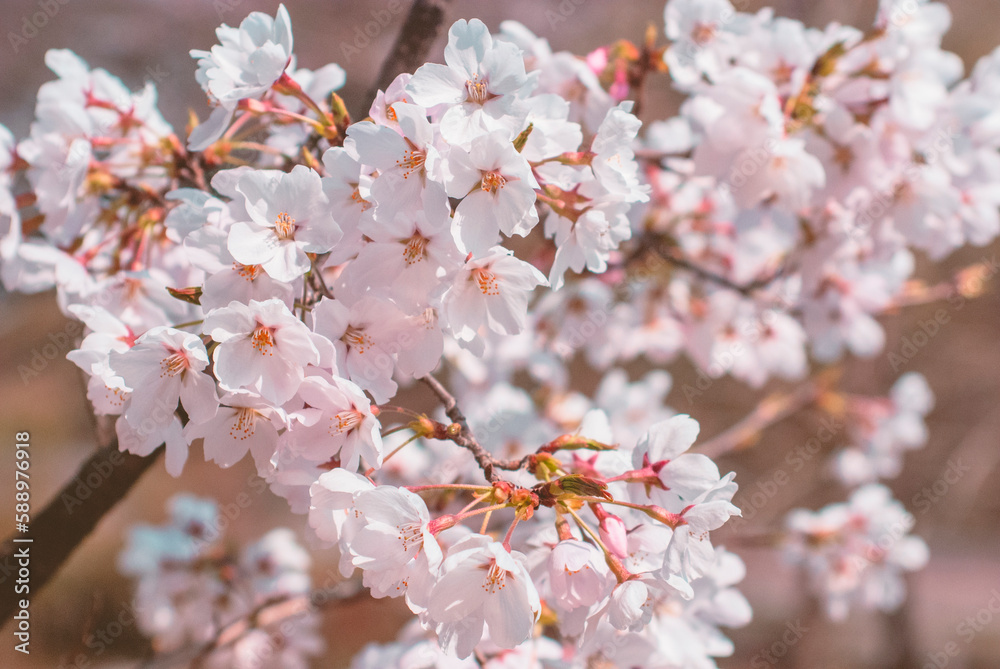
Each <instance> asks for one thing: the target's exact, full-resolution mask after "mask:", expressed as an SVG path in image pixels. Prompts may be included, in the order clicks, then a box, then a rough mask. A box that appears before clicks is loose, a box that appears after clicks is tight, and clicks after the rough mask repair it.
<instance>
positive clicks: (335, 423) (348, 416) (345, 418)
mask: <svg viewBox="0 0 1000 669" xmlns="http://www.w3.org/2000/svg"><path fill="white" fill-rule="evenodd" d="M363 419H364V416H362V415H361V412H360V411H357V410H356V409H351V410H350V411H341V412H340V413H338V414H336V415H335V416H333V417H332V418H331V419H330V429H329V430H328V432H329V433H330V436H331V437H333V436H336V435H338V434H344V433H345V432H350V431H351V430H353V429H354V428H356V427H357V426H358V425H361V421H362V420H363Z"/></svg>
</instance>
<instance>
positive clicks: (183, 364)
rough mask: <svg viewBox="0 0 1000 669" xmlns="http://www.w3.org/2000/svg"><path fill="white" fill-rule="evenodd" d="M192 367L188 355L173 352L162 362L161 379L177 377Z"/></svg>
mask: <svg viewBox="0 0 1000 669" xmlns="http://www.w3.org/2000/svg"><path fill="white" fill-rule="evenodd" d="M190 366H191V365H190V363H189V362H188V359H187V356H186V355H184V354H183V353H182V352H181V351H172V353H171V355H168V356H167V357H166V358H164V359H163V360H160V378H161V379H162V378H163V377H164V376H177V375H178V374H180V373H181V372H183V371H184V370H185V369H187V368H188V367H190Z"/></svg>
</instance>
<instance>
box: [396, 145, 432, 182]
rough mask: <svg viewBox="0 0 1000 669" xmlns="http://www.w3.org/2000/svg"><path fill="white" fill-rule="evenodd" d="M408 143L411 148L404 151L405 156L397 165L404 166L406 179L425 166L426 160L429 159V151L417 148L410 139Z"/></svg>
mask: <svg viewBox="0 0 1000 669" xmlns="http://www.w3.org/2000/svg"><path fill="white" fill-rule="evenodd" d="M407 144H409V145H410V148H409V149H408V150H406V151H403V157H402V158H400V159H399V160H397V161H396V167H401V168H403V178H404V179H409V178H410V174H412V173H413V172H414V171H416V170H419V169H421V168H423V166H424V162H425V161H426V160H427V152H426V151H425V150H423V149H419V148H417V146H416V145H415V144H414V143H413V142H411V141H409V140H407Z"/></svg>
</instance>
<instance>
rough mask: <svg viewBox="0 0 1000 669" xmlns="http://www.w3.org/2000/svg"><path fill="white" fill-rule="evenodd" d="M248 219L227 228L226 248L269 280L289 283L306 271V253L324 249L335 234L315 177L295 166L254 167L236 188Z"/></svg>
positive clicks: (337, 233)
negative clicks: (288, 169) (258, 268)
mask: <svg viewBox="0 0 1000 669" xmlns="http://www.w3.org/2000/svg"><path fill="white" fill-rule="evenodd" d="M236 189H237V191H239V193H240V194H241V195H243V197H244V198H246V211H247V214H248V215H249V217H250V219H251V221H250V222H237V223H234V224H233V225H232V227H231V228H230V229H229V252H230V253H232V254H233V257H234V258H235V259H236V260H237V261H238V262H240V263H243V264H244V265H251V266H253V265H260V266H261V267H263V268H264V271H265V272H267V273H268V274H269V275H270V276H271V277H272V278H274V279H276V280H278V281H291V280H293V279H295V278H297V277H299V276H301V275H303V274H305V273H306V272H308V271H309V268H310V261H309V257H308V256H307V255H306V254H307V253H326V252H327V251H329V250H330V249H332V248H333V245H334V244H336V243H337V241H339V240H340V238H341V235H342V233H341V230H340V228H339V227H338V226H337V224H336V223H334V222H333V217H332V216H331V215H330V210H329V205H330V203H329V201H328V200H327V198H326V195H325V194H324V193H323V184H322V182H321V180H320V177H319V175H318V174H317V173H316V172H315V171H313V170H311V169H309V168H308V167H305V166H304V165H296V166H295V167H294V168H293V169H292V171H291V172H289V173H285V172H280V171H277V170H273V171H272V170H259V171H255V172H250V173H248V174H246V175H244V176H242V177H241V178H240V180H239V183H238V184H237V186H236Z"/></svg>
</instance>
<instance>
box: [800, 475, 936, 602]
mask: <svg viewBox="0 0 1000 669" xmlns="http://www.w3.org/2000/svg"><path fill="white" fill-rule="evenodd" d="M914 522H915V521H914V518H913V515H912V514H910V513H909V512H907V511H906V510H905V509H904V508H903V505H902V504H900V503H899V502H898V501H896V500H894V499H893V498H892V493H891V492H890V491H889V489H888V488H886V487H885V486H883V485H880V484H877V483H871V484H868V485H865V486H862V487H861V488H858V489H857V490H856V491H855V492H854V494H853V495H851V497H850V499H849V500H848V501H847V502H843V503H839V504H831V505H829V506H826V507H824V508H823V509H820V510H819V511H816V512H812V511H807V510H806V509H797V510H795V511H792V512H791V513H790V514H789V516H788V520H787V526H788V544H787V546H786V549H785V553H786V557H787V558H788V559H789V560H791V561H793V562H796V563H802V564H803V565H804V566H805V568H806V571H807V573H808V575H809V583H810V586H811V587H812V588H813V590H814V591H815V593H816V594H817V595H818V596H819V597H821V598H822V599H823V601H824V604H825V608H826V612H827V614H828V615H829V616H830V617H831V618H833V619H835V620H843V619H845V618H846V617H847V614H848V612H849V611H850V609H851V607H852V606H857V605H860V606H862V607H864V608H873V609H880V610H882V611H893V610H895V609H896V608H897V607H899V605H900V604H901V603H902V602H903V600H904V599H905V597H906V585H905V583H904V581H903V573H904V572H909V571H915V570H917V569H920V568H921V567H923V566H924V565H925V564H926V563H927V558H928V553H927V544H925V543H924V541H923V539H921V538H920V537H915V536H911V535H910V534H909V532H910V530H911V529H912V528H913V523H914Z"/></svg>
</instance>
